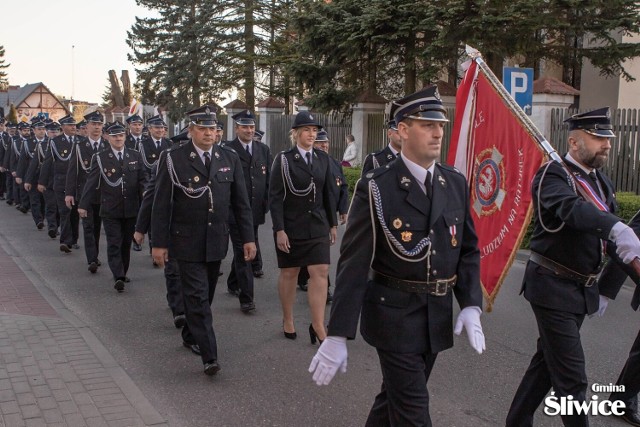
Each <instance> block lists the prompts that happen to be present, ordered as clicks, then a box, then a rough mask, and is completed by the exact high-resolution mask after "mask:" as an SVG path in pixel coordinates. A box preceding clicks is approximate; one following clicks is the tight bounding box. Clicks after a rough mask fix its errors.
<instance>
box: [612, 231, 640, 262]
mask: <svg viewBox="0 0 640 427" xmlns="http://www.w3.org/2000/svg"><path fill="white" fill-rule="evenodd" d="M615 243H616V246H617V247H616V253H617V254H618V256H619V257H620V258H622V261H623V262H624V263H625V264H629V263H630V262H631V261H633V260H634V259H636V258H640V240H638V236H636V233H634V232H633V229H632V228H631V227H628V226H625V227H624V228H623V229H621V230H620V232H618V233H617V235H616V239H615Z"/></svg>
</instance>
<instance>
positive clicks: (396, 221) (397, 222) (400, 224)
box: [391, 218, 402, 230]
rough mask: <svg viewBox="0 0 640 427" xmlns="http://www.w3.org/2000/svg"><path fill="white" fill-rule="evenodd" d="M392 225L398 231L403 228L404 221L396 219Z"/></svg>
mask: <svg viewBox="0 0 640 427" xmlns="http://www.w3.org/2000/svg"><path fill="white" fill-rule="evenodd" d="M391 224H392V225H393V228H395V229H396V230H397V229H398V228H400V227H402V220H401V219H400V218H396V219H394V220H393V222H392V223H391Z"/></svg>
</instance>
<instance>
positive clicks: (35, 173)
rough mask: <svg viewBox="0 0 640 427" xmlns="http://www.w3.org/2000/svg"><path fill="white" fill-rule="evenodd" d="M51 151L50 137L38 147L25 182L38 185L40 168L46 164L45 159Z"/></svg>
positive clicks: (45, 138)
mask: <svg viewBox="0 0 640 427" xmlns="http://www.w3.org/2000/svg"><path fill="white" fill-rule="evenodd" d="M48 150H49V137H47V136H45V137H44V139H43V140H42V142H39V143H38V145H37V146H36V152H35V154H34V156H33V159H32V160H31V162H30V163H29V167H28V168H27V172H26V174H25V176H24V182H25V183H28V184H31V185H33V186H35V185H38V177H39V176H40V168H41V167H42V163H43V162H44V158H45V157H46V155H47V151H48Z"/></svg>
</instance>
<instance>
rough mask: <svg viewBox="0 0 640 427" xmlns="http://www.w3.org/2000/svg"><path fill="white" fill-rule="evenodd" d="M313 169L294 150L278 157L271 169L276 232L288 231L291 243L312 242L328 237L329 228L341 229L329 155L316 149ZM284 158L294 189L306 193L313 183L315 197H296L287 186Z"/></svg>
mask: <svg viewBox="0 0 640 427" xmlns="http://www.w3.org/2000/svg"><path fill="white" fill-rule="evenodd" d="M312 153H313V160H312V168H309V166H308V165H307V163H306V160H305V159H303V158H302V156H301V155H300V152H299V151H298V148H297V147H296V146H294V147H293V148H291V149H290V150H288V151H283V152H281V153H279V154H278V155H277V156H276V157H275V159H274V161H273V167H272V168H271V183H270V189H269V193H270V194H269V202H270V206H271V220H272V222H273V231H275V232H277V231H280V230H285V232H286V233H287V236H288V237H289V238H290V239H312V238H315V237H322V236H328V235H329V228H330V227H335V226H337V225H338V222H337V218H336V201H335V200H334V197H333V196H332V194H331V191H332V189H331V188H332V185H335V180H334V179H333V175H332V173H331V167H330V166H329V164H330V162H331V161H330V159H329V155H328V154H327V153H325V152H324V151H321V150H315V149H313V151H312ZM282 156H284V157H285V158H286V159H287V161H288V164H289V176H290V177H291V181H292V183H293V187H294V188H295V189H298V190H304V189H306V188H308V187H309V185H310V184H311V181H312V180H313V182H314V183H315V185H316V191H315V197H314V192H313V191H311V192H310V193H309V194H307V195H306V196H297V195H295V194H293V193H292V192H291V189H290V188H289V185H288V184H286V183H285V182H284V180H283V179H284V177H283V173H282V165H283V163H282Z"/></svg>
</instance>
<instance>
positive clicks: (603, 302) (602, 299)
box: [591, 295, 609, 317]
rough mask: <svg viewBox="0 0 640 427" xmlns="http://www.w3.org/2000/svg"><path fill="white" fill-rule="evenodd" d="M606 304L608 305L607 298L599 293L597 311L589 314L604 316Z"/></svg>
mask: <svg viewBox="0 0 640 427" xmlns="http://www.w3.org/2000/svg"><path fill="white" fill-rule="evenodd" d="M608 305H609V298H608V297H605V296H604V295H600V304H599V305H598V311H596V312H595V313H593V314H592V315H591V316H598V317H602V316H604V312H605V310H606V309H607V306H608Z"/></svg>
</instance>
